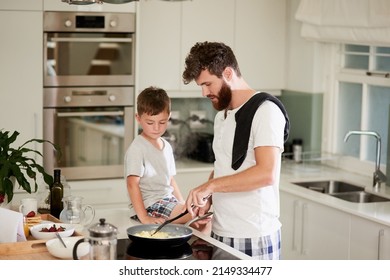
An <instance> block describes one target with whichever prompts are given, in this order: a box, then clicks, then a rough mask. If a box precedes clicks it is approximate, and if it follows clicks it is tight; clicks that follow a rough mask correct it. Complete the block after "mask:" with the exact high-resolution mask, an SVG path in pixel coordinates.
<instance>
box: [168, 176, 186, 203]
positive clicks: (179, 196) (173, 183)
mask: <svg viewBox="0 0 390 280" xmlns="http://www.w3.org/2000/svg"><path fill="white" fill-rule="evenodd" d="M171 186H172V187H173V195H174V196H175V197H176V199H177V200H178V201H179V202H180V203H184V198H183V195H182V194H181V191H180V189H179V186H178V185H177V183H176V180H175V178H174V177H173V176H172V177H171Z"/></svg>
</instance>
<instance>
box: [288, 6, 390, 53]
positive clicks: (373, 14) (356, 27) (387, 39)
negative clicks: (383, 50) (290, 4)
mask: <svg viewBox="0 0 390 280" xmlns="http://www.w3.org/2000/svg"><path fill="white" fill-rule="evenodd" d="M295 18H296V19H297V20H298V21H301V22H302V26H301V36H302V37H304V38H307V39H311V40H316V41H323V42H336V43H346V44H348V43H353V44H365V45H379V46H390V1H389V0H301V1H300V3H299V6H298V9H297V12H296V14H295Z"/></svg>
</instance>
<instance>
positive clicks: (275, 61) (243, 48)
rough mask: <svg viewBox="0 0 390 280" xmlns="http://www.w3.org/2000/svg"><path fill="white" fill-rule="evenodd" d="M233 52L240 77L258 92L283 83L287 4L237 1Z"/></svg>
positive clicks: (265, 0)
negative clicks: (239, 70)
mask: <svg viewBox="0 0 390 280" xmlns="http://www.w3.org/2000/svg"><path fill="white" fill-rule="evenodd" d="M236 5H237V8H236V22H235V28H236V32H235V51H236V54H237V59H238V62H239V64H240V69H241V72H242V75H243V76H244V77H245V79H246V81H247V82H248V83H249V85H250V86H251V87H253V88H254V89H257V90H269V89H273V90H275V89H282V88H284V83H285V52H286V51H285V50H286V1H285V0H273V1H269V0H239V1H236Z"/></svg>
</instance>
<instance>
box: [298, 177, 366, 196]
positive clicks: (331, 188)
mask: <svg viewBox="0 0 390 280" xmlns="http://www.w3.org/2000/svg"><path fill="white" fill-rule="evenodd" d="M293 184H295V185H298V186H301V187H305V188H307V189H309V190H313V191H317V192H321V193H326V194H333V193H344V192H355V191H364V188H363V187H360V186H356V185H353V184H350V183H347V182H343V181H338V180H323V181H311V182H296V183H293Z"/></svg>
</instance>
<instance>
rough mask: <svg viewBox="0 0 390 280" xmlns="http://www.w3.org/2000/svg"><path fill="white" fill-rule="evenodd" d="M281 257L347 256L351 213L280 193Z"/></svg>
mask: <svg viewBox="0 0 390 280" xmlns="http://www.w3.org/2000/svg"><path fill="white" fill-rule="evenodd" d="M281 222H282V258H283V259H307V260H330V259H336V260H337V259H339V260H341V259H342V260H345V259H348V252H349V246H348V245H349V242H348V241H349V214H346V213H344V212H341V211H338V210H335V209H333V208H330V207H327V206H324V205H321V204H318V203H316V202H313V201H310V200H306V199H303V198H300V197H298V196H295V195H292V194H289V193H286V192H281Z"/></svg>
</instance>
